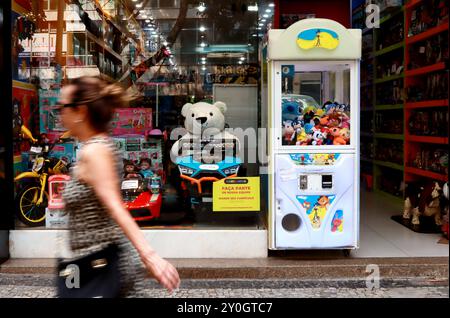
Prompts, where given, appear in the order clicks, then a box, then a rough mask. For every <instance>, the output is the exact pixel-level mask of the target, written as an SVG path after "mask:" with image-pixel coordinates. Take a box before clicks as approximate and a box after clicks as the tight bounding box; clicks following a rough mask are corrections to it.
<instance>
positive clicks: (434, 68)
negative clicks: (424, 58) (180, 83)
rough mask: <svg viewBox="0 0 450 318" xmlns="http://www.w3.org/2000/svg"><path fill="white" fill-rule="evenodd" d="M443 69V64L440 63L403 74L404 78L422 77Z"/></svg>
mask: <svg viewBox="0 0 450 318" xmlns="http://www.w3.org/2000/svg"><path fill="white" fill-rule="evenodd" d="M444 69H445V63H444V62H441V63H436V64H433V65H428V66H424V67H420V68H416V69H414V70H407V71H406V72H405V76H407V77H408V76H417V75H423V74H427V73H431V72H436V71H440V70H444Z"/></svg>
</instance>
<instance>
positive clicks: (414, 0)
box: [405, 0, 423, 10]
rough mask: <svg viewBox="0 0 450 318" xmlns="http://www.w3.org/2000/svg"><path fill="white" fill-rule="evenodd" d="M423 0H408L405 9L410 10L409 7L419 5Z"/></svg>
mask: <svg viewBox="0 0 450 318" xmlns="http://www.w3.org/2000/svg"><path fill="white" fill-rule="evenodd" d="M421 2H423V0H410V1H408V3H406V4H405V9H407V10H409V9H411V8H413V7H415V6H417V5H418V4H420V3H421Z"/></svg>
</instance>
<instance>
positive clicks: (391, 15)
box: [380, 6, 405, 25]
mask: <svg viewBox="0 0 450 318" xmlns="http://www.w3.org/2000/svg"><path fill="white" fill-rule="evenodd" d="M404 10H405V7H404V6H401V7H399V8H396V9H393V10H392V11H391V12H390V13H388V14H386V15H385V16H384V17H383V18H381V19H380V25H381V24H383V23H385V22H387V21H389V20H391V19H392V18H395V17H396V16H397V15H398V14H399V13H402V12H403V11H404ZM381 15H383V11H382V12H381Z"/></svg>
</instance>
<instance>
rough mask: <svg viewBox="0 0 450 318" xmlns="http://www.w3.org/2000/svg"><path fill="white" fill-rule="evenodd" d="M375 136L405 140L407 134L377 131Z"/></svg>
mask: <svg viewBox="0 0 450 318" xmlns="http://www.w3.org/2000/svg"><path fill="white" fill-rule="evenodd" d="M375 138H383V139H395V140H403V139H405V136H404V135H403V134H386V133H375Z"/></svg>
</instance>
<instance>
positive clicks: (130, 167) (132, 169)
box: [123, 160, 139, 179]
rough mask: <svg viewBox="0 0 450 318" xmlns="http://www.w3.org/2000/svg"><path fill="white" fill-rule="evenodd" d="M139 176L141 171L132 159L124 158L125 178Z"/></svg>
mask: <svg viewBox="0 0 450 318" xmlns="http://www.w3.org/2000/svg"><path fill="white" fill-rule="evenodd" d="M138 176H139V171H138V168H137V167H136V165H135V164H134V162H133V161H131V160H124V164H123V178H124V179H130V178H136V177H138Z"/></svg>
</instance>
